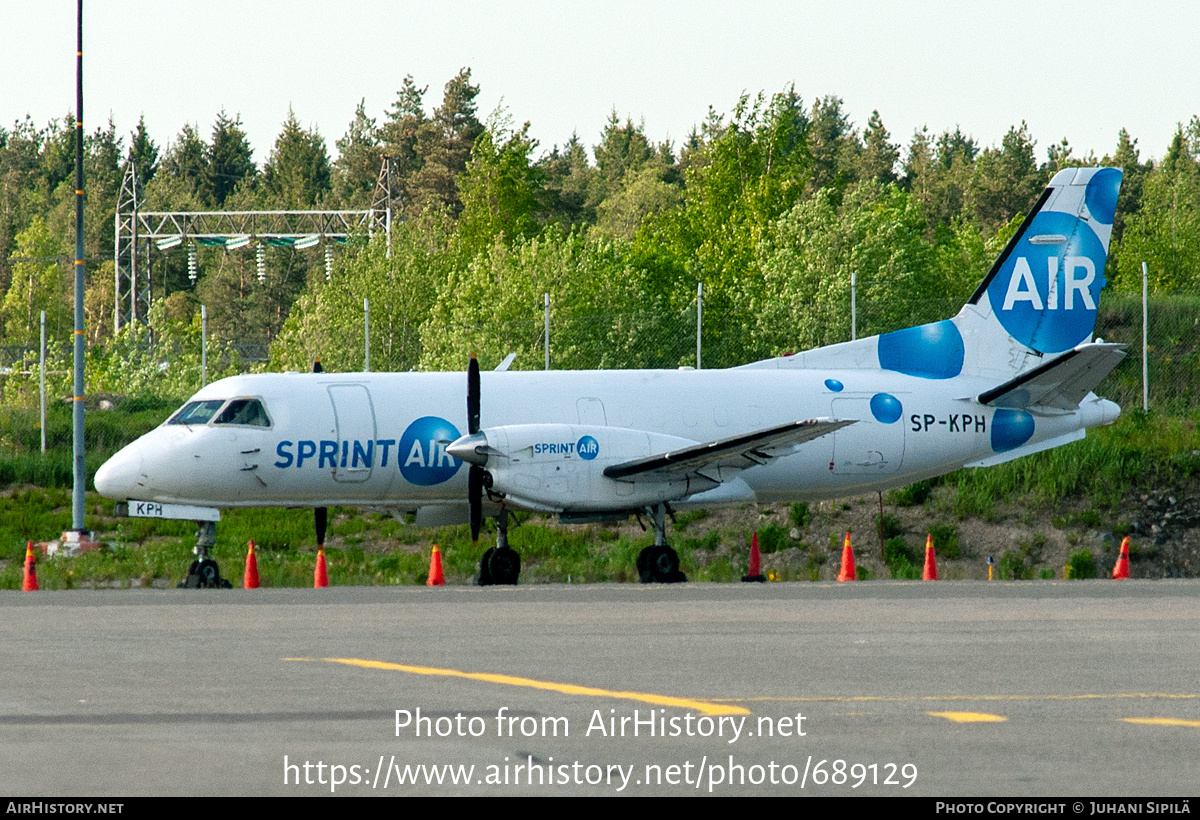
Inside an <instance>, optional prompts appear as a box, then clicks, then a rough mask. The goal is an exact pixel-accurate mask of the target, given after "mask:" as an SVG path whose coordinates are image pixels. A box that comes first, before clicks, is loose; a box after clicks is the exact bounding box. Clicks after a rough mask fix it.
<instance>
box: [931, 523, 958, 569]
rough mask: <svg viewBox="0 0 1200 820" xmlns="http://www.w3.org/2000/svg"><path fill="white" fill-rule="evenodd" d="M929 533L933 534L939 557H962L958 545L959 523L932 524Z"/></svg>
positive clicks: (934, 546)
mask: <svg viewBox="0 0 1200 820" xmlns="http://www.w3.org/2000/svg"><path fill="white" fill-rule="evenodd" d="M929 534H930V535H932V536H933V550H934V552H935V553H937V555H938V556H939V557H941V558H945V559H946V560H948V561H954V560H957V559H958V558H960V557H962V553H961V550H960V549H959V545H958V525H957V524H932V525H930V527H929Z"/></svg>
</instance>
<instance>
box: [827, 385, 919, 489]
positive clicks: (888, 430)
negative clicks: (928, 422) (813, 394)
mask: <svg viewBox="0 0 1200 820" xmlns="http://www.w3.org/2000/svg"><path fill="white" fill-rule="evenodd" d="M832 413H833V417H834V418H837V419H856V420H857V422H856V423H855V424H851V425H850V426H849V427H843V428H842V429H841V430H838V431H837V432H836V433H834V434H833V471H834V472H835V473H844V474H850V475H889V474H891V473H894V472H897V471H898V470H899V469H900V462H901V461H902V460H903V459H904V422H903V420H902V419H901V418H900V416H901V415H902V407H901V404H900V401H899V400H898V399H896V397H894V396H891V395H889V394H887V393H879V394H876V395H875V396H862V397H858V396H848V397H846V398H838V399H834V400H833V408H832Z"/></svg>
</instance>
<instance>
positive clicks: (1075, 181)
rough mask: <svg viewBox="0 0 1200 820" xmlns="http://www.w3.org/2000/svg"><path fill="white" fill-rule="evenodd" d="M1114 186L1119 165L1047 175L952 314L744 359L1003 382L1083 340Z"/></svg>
mask: <svg viewBox="0 0 1200 820" xmlns="http://www.w3.org/2000/svg"><path fill="white" fill-rule="evenodd" d="M1120 189H1121V171H1120V170H1119V169H1117V168H1067V169H1065V170H1062V171H1059V172H1058V173H1057V174H1055V175H1054V179H1052V180H1051V181H1050V184H1049V186H1047V188H1046V190H1045V191H1043V192H1042V195H1041V196H1040V197H1038V200H1037V202H1036V203H1034V206H1033V208H1032V209H1031V210H1030V212H1029V216H1027V217H1026V218H1025V221H1024V222H1022V223H1021V227H1020V228H1018V229H1017V232H1016V234H1014V235H1013V237H1012V239H1010V240H1009V242H1008V244H1007V245H1006V246H1005V248H1004V250H1003V251H1002V252H1001V254H1000V257H999V258H998V259H997V260H996V262H995V263H994V264H993V265H992V268H991V270H989V271H988V274H987V276H986V277H984V280H983V282H982V283H981V284H980V285H979V288H978V289H977V290H976V291H975V294H974V295H973V296H972V297H971V299H970V300H969V301H968V302H967V304H966V305H964V306H963V308H962V310H960V311H959V313H958V315H957V316H955V317H954V318H953V319H945V320H943V321H940V322H932V323H930V324H926V325H918V326H917V327H910V328H906V329H904V330H897V331H895V332H893V333H884V334H883V335H881V336H872V337H870V338H866V339H858V340H857V341H852V342H843V343H841V344H837V345H831V346H829V347H824V348H818V349H816V350H809V351H805V352H804V353H800V354H797V355H795V356H792V357H784V358H776V359H767V360H765V361H762V362H755V363H753V364H750V365H743V366H744V367H754V368H764V367H779V368H783V367H786V368H831V369H833V368H853V369H873V368H876V367H878V368H882V369H884V370H891V371H895V372H898V373H904V374H907V375H909V376H918V377H920V378H924V379H952V378H954V377H955V376H958V375H963V374H965V375H973V376H987V377H990V378H994V379H996V381H997V382H1006V381H1008V380H1010V379H1012V378H1013V377H1014V376H1016V375H1018V374H1021V373H1024V372H1026V371H1028V370H1030V369H1032V368H1034V367H1037V366H1038V365H1040V364H1042V363H1043V360H1044V357H1045V356H1046V355H1047V354H1059V353H1062V352H1064V351H1068V350H1072V349H1074V348H1075V347H1076V346H1078V345H1079V344H1081V343H1085V342H1088V341H1090V340H1091V338H1092V331H1093V330H1094V329H1095V327H1096V308H1097V306H1098V305H1099V302H1100V291H1101V290H1102V289H1103V288H1104V264H1105V262H1106V261H1107V260H1108V241H1109V238H1110V237H1111V236H1112V223H1113V216H1114V215H1115V213H1116V209H1117V193H1118V192H1119V191H1120ZM1106 361H1107V360H1106ZM1114 363H1115V362H1114ZM1106 372H1107V371H1106Z"/></svg>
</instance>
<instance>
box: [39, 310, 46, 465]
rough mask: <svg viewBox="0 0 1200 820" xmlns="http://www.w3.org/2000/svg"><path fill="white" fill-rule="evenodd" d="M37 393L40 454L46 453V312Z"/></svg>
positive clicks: (43, 314) (43, 318) (43, 319)
mask: <svg viewBox="0 0 1200 820" xmlns="http://www.w3.org/2000/svg"><path fill="white" fill-rule="evenodd" d="M38 392H39V393H40V394H41V412H42V452H43V453H44V452H46V311H44V310H43V311H42V345H41V348H40V350H39V351H38Z"/></svg>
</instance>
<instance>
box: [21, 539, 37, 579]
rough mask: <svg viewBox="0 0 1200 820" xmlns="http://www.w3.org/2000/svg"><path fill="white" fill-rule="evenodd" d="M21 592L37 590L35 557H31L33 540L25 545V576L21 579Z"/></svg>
mask: <svg viewBox="0 0 1200 820" xmlns="http://www.w3.org/2000/svg"><path fill="white" fill-rule="evenodd" d="M21 591H22V592H37V591H38V582H37V559H35V558H34V557H33V542H32V541H30V542H28V543H27V544H26V545H25V577H24V578H23V579H22V580H21Z"/></svg>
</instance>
